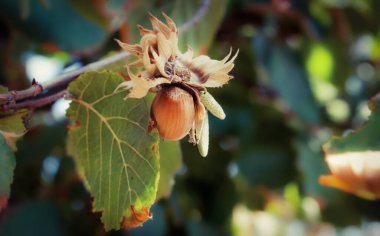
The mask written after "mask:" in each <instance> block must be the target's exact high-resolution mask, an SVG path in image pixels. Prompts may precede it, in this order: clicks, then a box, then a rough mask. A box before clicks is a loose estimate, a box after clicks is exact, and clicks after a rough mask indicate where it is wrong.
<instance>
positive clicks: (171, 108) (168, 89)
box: [151, 85, 196, 140]
mask: <svg viewBox="0 0 380 236" xmlns="http://www.w3.org/2000/svg"><path fill="white" fill-rule="evenodd" d="M195 110H196V109H195V104H194V98H193V96H192V95H191V94H190V92H189V91H187V90H185V89H183V88H181V87H179V86H176V85H169V86H163V87H162V89H161V91H159V92H158V93H157V95H156V96H155V98H154V100H153V103H152V108H151V117H152V119H153V121H154V123H155V126H156V128H157V129H158V133H159V134H160V136H161V137H162V138H164V139H167V140H180V139H182V138H183V137H185V136H186V135H187V134H188V133H189V132H190V129H191V128H192V126H193V123H194V119H195Z"/></svg>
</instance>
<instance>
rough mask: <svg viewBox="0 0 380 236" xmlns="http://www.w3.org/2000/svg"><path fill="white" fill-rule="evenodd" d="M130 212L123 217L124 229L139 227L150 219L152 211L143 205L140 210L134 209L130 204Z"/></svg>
mask: <svg viewBox="0 0 380 236" xmlns="http://www.w3.org/2000/svg"><path fill="white" fill-rule="evenodd" d="M131 211H132V214H131V216H130V217H126V218H124V219H123V223H122V227H123V228H124V229H133V228H136V227H140V226H142V225H143V223H144V222H145V221H147V220H149V219H152V217H153V216H152V213H151V212H150V211H149V208H147V207H143V208H141V210H137V209H135V207H134V206H133V205H132V206H131Z"/></svg>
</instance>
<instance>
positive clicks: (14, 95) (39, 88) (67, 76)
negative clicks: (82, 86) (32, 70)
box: [0, 52, 130, 103]
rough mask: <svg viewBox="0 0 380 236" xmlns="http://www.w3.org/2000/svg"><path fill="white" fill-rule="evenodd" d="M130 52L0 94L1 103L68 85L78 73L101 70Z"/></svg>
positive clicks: (124, 57) (125, 56)
mask: <svg viewBox="0 0 380 236" xmlns="http://www.w3.org/2000/svg"><path fill="white" fill-rule="evenodd" d="M129 55H130V54H129V53H127V52H120V53H118V54H115V55H113V56H110V57H107V58H105V59H102V60H100V61H96V62H93V63H90V64H88V65H86V66H84V67H82V68H79V69H77V70H74V71H70V72H67V73H64V74H62V75H59V76H58V77H57V78H55V79H54V80H53V81H51V82H48V83H46V84H33V85H32V86H31V87H29V88H27V89H24V90H19V91H11V92H8V93H4V94H0V103H1V102H13V101H19V100H22V99H25V98H29V97H35V96H37V95H38V94H40V93H42V92H44V91H47V90H49V89H52V88H56V87H60V86H63V85H67V84H68V83H70V82H71V81H73V80H74V79H75V78H76V77H78V75H80V74H82V73H85V72H88V71H94V70H99V69H102V68H105V67H107V66H109V65H111V64H113V63H115V62H118V61H120V60H124V59H126V58H128V57H129Z"/></svg>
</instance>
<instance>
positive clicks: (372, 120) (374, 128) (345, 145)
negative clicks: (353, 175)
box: [324, 102, 380, 154]
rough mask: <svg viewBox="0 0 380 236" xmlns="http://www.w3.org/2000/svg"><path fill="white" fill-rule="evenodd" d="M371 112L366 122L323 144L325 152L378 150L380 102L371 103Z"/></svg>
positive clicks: (379, 145)
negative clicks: (348, 132)
mask: <svg viewBox="0 0 380 236" xmlns="http://www.w3.org/2000/svg"><path fill="white" fill-rule="evenodd" d="M369 107H370V108H372V113H371V115H370V117H369V120H368V122H367V124H365V125H364V126H363V127H362V128H361V129H359V130H357V131H356V132H352V133H350V134H347V135H346V136H344V137H340V138H338V137H334V138H332V139H331V140H330V141H329V142H328V143H327V144H325V145H324V150H325V152H326V153H329V154H333V153H342V152H355V151H370V150H371V151H380V143H379V140H380V130H379V127H380V112H379V109H380V102H377V104H375V103H371V105H370V106H369Z"/></svg>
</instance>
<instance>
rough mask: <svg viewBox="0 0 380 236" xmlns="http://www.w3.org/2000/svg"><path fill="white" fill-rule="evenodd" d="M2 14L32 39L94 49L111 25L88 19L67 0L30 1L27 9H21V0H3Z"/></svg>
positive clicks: (104, 37) (70, 48)
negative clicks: (21, 10)
mask: <svg viewBox="0 0 380 236" xmlns="http://www.w3.org/2000/svg"><path fill="white" fill-rule="evenodd" d="M88 5H91V4H88ZM0 14H1V15H2V17H4V19H5V20H6V21H7V22H9V23H10V24H11V25H12V26H13V27H15V28H17V29H18V30H20V31H21V32H23V33H24V34H26V35H27V36H28V37H30V38H31V39H33V40H36V41H38V42H41V43H55V44H57V45H58V46H59V48H60V49H62V50H73V51H75V50H85V49H91V48H94V47H96V46H99V45H100V44H101V43H102V42H104V40H105V39H106V37H107V36H108V35H109V32H108V31H107V29H104V28H102V27H101V26H99V25H97V24H95V23H93V22H90V21H88V20H87V19H86V17H84V16H82V15H80V14H79V13H78V12H77V11H76V10H75V9H74V8H73V7H72V6H71V5H70V4H69V2H68V1H65V0H54V1H49V4H46V5H42V4H36V3H35V1H33V2H30V4H29V9H28V11H27V13H22V12H20V9H19V1H13V0H3V1H0ZM21 14H24V15H21ZM23 17H24V18H23ZM25 17H26V18H25ZM84 29H85V30H84Z"/></svg>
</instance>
